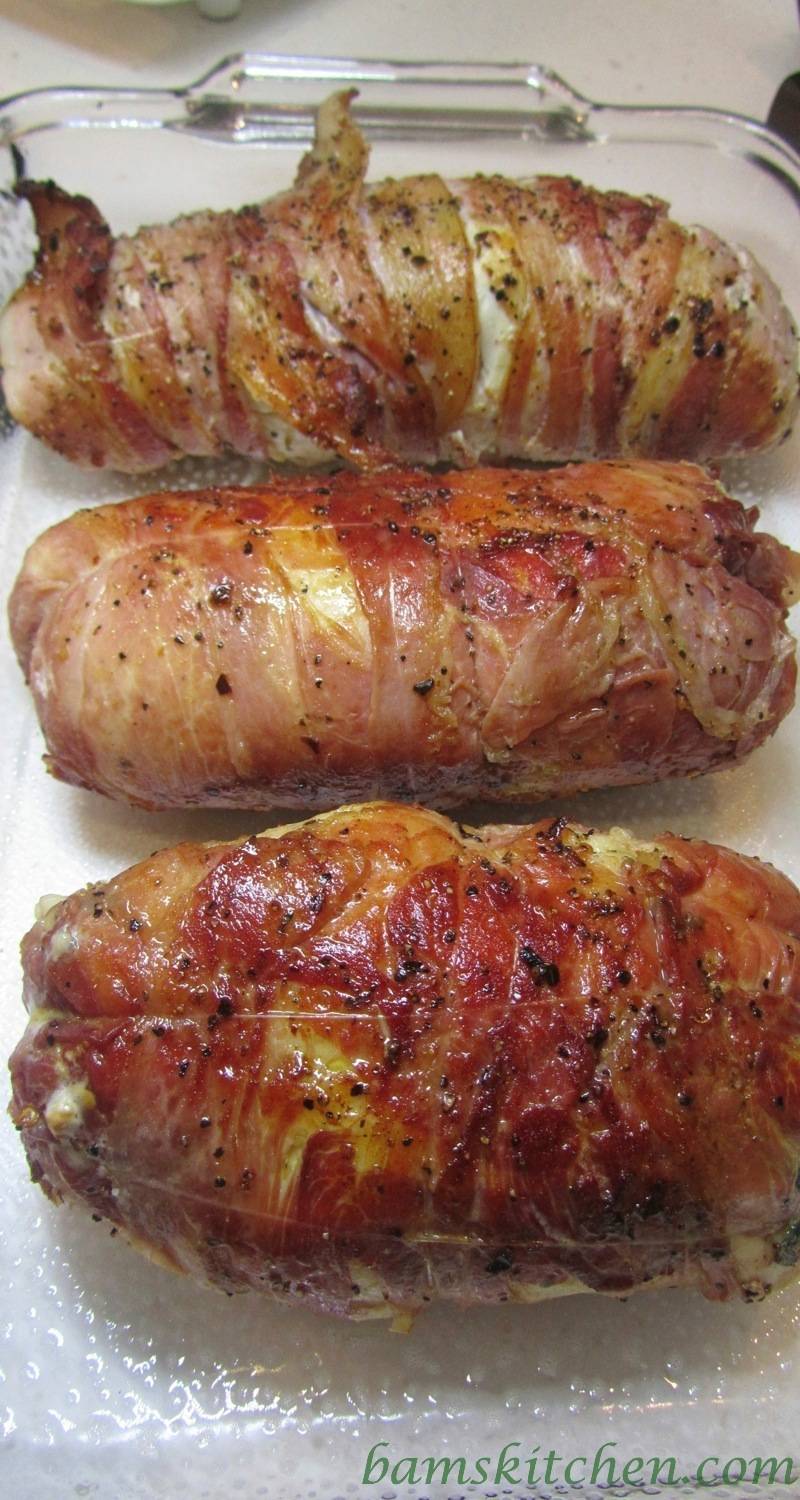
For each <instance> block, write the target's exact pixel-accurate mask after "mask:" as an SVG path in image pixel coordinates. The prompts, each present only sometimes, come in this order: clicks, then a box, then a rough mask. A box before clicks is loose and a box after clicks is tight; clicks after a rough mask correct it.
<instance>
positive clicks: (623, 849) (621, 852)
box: [586, 828, 664, 875]
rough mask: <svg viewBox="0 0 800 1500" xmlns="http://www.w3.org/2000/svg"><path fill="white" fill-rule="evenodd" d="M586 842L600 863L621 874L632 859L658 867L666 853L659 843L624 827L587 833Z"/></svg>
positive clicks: (649, 866) (650, 866) (651, 866)
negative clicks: (649, 841) (640, 837)
mask: <svg viewBox="0 0 800 1500" xmlns="http://www.w3.org/2000/svg"><path fill="white" fill-rule="evenodd" d="M586 842H587V844H589V845H590V846H591V849H592V851H593V853H594V855H595V857H596V858H597V859H598V860H599V861H600V863H601V864H603V865H606V866H607V868H608V869H610V870H613V871H614V873H615V874H617V875H621V874H622V872H623V870H624V868H625V866H626V865H627V864H630V863H631V862H632V861H636V862H637V863H639V864H644V865H647V866H648V868H650V869H656V868H657V866H658V865H659V864H660V862H661V859H662V857H663V853H664V851H663V849H661V848H660V847H659V845H658V844H651V843H647V842H646V841H645V840H643V839H637V838H634V837H633V836H632V835H631V834H630V833H628V832H627V830H626V829H624V828H609V830H608V832H607V833H596V832H592V833H589V834H587V835H586Z"/></svg>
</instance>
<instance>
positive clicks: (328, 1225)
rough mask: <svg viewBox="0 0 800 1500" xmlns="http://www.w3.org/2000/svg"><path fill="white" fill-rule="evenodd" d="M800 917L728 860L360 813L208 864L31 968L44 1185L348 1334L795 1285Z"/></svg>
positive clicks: (585, 837) (29, 948)
mask: <svg viewBox="0 0 800 1500" xmlns="http://www.w3.org/2000/svg"><path fill="white" fill-rule="evenodd" d="M799 942H800V894H798V892H797V890H796V889H795V888H794V886H793V885H791V883H790V882H789V881H788V880H786V879H785V878H784V877H783V876H781V875H779V874H778V873H777V871H775V870H773V869H772V868H771V867H770V866H768V865H762V864H759V863H758V862H757V861H756V860H752V859H745V858H743V857H742V856H740V855H736V854H732V853H729V852H728V851H727V850H724V849H719V848H715V847H713V846H712V845H709V844H703V843H695V842H690V841H684V840H681V839H679V838H675V837H673V836H671V835H665V836H664V837H663V838H659V839H657V840H655V841H654V842H642V841H639V840H636V839H634V838H632V837H630V836H629V835H627V834H625V833H623V832H622V831H621V830H614V831H613V832H612V833H610V834H602V835H601V834H598V833H594V832H587V831H586V830H585V829H583V828H581V827H579V826H576V825H572V824H568V823H565V822H563V821H559V822H558V823H554V824H552V825H550V826H548V825H547V824H546V823H540V824H534V825H533V826H530V827H511V828H510V827H505V828H486V829H484V830H483V831H482V832H481V833H468V832H466V831H464V830H463V829H460V828H456V826H455V825H453V824H452V823H450V822H448V821H447V820H446V819H444V818H442V817H441V816H439V815H437V814H435V813H432V812H426V811H423V810H422V809H421V808H414V807H409V806H399V805H391V804H374V805H372V806H363V807H348V808H344V809H341V810H340V811H338V812H336V813H330V814H326V815H323V816H321V817H319V818H317V819H315V820H313V821H312V822H308V823H303V824H299V825H297V826H295V827H291V828H285V829H281V830H273V831H272V832H271V833H267V834H264V835H262V836H261V837H257V838H249V839H247V840H245V841H238V842H236V843H226V844H215V845H208V844H205V845H201V844H182V845H179V846H178V847H177V848H175V849H171V850H166V851H163V852H161V853H160V854H156V855H154V856H153V857H152V858H151V859H149V860H146V861H145V862H144V863H143V864H140V865H137V866H136V867H134V868H133V869H131V870H128V871H127V872H125V873H124V874H122V875H120V876H118V877H117V878H116V879H114V880H111V881H109V882H108V883H101V884H99V885H94V886H90V887H89V888H88V889H86V890H85V891H83V892H80V893H78V894H77V895H74V896H71V897H70V898H69V899H68V900H66V901H62V902H60V903H57V904H55V905H52V904H51V906H50V908H49V909H47V910H45V911H44V912H43V913H42V915H41V916H40V919H39V921H38V922H37V924H36V926H35V927H34V928H33V930H32V931H31V932H30V933H29V934H28V936H27V937H26V939H25V942H24V944H23V961H24V970H25V998H26V1003H27V1006H28V1009H29V1011H30V1021H29V1025H28V1029H27V1032H26V1033H25V1036H24V1038H23V1040H22V1041H21V1042H20V1044H19V1046H18V1047H17V1050H16V1052H15V1053H14V1056H13V1058H12V1062H11V1072H12V1079H13V1087H14V1097H13V1103H12V1106H11V1112H12V1116H13V1119H14V1121H15V1123H16V1125H17V1126H18V1127H19V1129H20V1130H21V1132H22V1138H23V1142H24V1145H25V1148H26V1151H27V1153H28V1158H29V1161H30V1165H31V1170H32V1174H33V1176H34V1179H35V1180H37V1181H39V1182H40V1183H41V1185H42V1187H43V1188H44V1190H45V1191H46V1192H47V1194H48V1195H49V1196H50V1197H51V1198H54V1199H56V1200H58V1199H60V1198H62V1197H66V1198H78V1199H80V1200H81V1201H82V1202H83V1203H84V1204H86V1205H87V1206H88V1207H89V1208H91V1209H92V1211H93V1213H94V1214H95V1215H97V1216H101V1217H102V1218H103V1219H105V1220H106V1221H109V1222H111V1223H112V1224H114V1225H119V1226H120V1227H121V1228H122V1229H124V1230H125V1231H126V1232H127V1233H128V1234H129V1235H130V1237H131V1239H132V1240H133V1241H134V1243H136V1244H138V1245H139V1246H140V1247H141V1248H143V1249H144V1250H146V1251H148V1252H149V1253H150V1254H151V1255H153V1256H155V1257H156V1258H157V1259H159V1260H161V1261H163V1262H164V1263H166V1264H167V1265H170V1266H173V1267H176V1268H178V1269H180V1270H184V1271H189V1272H191V1273H193V1274H195V1275H197V1276H199V1277H201V1278H203V1279H204V1280H206V1281H210V1282H212V1283H214V1284H216V1285H217V1286H220V1287H223V1288H225V1289H227V1290H236V1289H242V1288H249V1287H254V1288H259V1289H261V1290H263V1291H265V1292H267V1293H268V1294H269V1295H271V1296H273V1297H277V1298H283V1299H289V1300H292V1301H302V1302H304V1303H306V1304H307V1305H309V1306H312V1307H316V1308H320V1309H323V1310H325V1311H327V1312H334V1313H339V1314H347V1315H351V1316H361V1317H375V1316H378V1317H380V1316H385V1315H388V1314H395V1315H398V1316H399V1317H401V1318H403V1317H407V1316H408V1315H409V1314H413V1313H414V1312H415V1311H416V1310H417V1309H418V1308H419V1307H421V1306H422V1304H423V1303H425V1302H428V1301H431V1300H432V1299H434V1298H439V1297H443V1298H451V1299H455V1300H457V1301H459V1302H462V1303H473V1302H485V1301H505V1300H507V1299H512V1300H519V1301H532V1300H534V1299H536V1298H539V1297H545V1296H554V1295H557V1294H559V1293H563V1292H579V1291H589V1290H594V1291H601V1292H610V1293H618V1294H622V1295H625V1294H627V1293H629V1292H631V1291H634V1290H637V1289H639V1288H643V1287H658V1286H670V1285H679V1284H684V1285H694V1286H697V1287H698V1288H699V1289H700V1291H702V1292H703V1293H704V1294H705V1295H706V1296H708V1297H713V1298H725V1297H728V1296H729V1295H731V1294H734V1295H735V1294H740V1295H743V1296H744V1297H746V1298H749V1299H755V1298H761V1297H763V1296H764V1295H765V1294H766V1293H767V1292H768V1291H770V1290H771V1289H773V1288H774V1287H777V1286H780V1285H782V1284H783V1283H785V1282H787V1281H789V1280H792V1279H793V1278H794V1277H795V1276H796V1274H797V1268H796V1262H797V1259H798V1253H799V1252H800V1191H798V1186H797V1182H798V1166H799V1165H800V1049H798V1033H799V1031H800V1011H799V1010H798V997H800V968H799V967H798V951H800V950H799V949H798V943H799Z"/></svg>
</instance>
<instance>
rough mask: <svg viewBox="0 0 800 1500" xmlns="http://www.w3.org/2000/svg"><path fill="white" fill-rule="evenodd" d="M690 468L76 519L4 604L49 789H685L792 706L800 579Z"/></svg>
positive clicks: (175, 503)
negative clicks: (792, 613)
mask: <svg viewBox="0 0 800 1500" xmlns="http://www.w3.org/2000/svg"><path fill="white" fill-rule="evenodd" d="M754 519H755V512H745V511H744V510H743V508H742V507H741V506H740V505H739V504H738V503H736V502H735V501H733V500H730V499H729V498H727V497H726V496H725V494H724V492H723V491H722V490H721V489H720V488H719V486H718V485H716V484H715V483H714V482H713V481H712V480H711V479H709V478H708V477H707V476H706V475H705V474H703V472H702V471H701V470H699V469H696V468H694V467H692V466H690V465H659V464H638V465H626V464H587V465H583V466H575V467H572V468H569V469H564V470H561V471H553V472H549V473H537V474H533V473H530V472H524V473H523V472H516V473H515V472H513V471H512V472H501V471H498V470H485V471H483V472H475V473H470V474H462V473H457V472H456V473H451V474H448V475H441V476H437V477H435V478H431V476H429V475H425V474H422V473H419V472H415V471H392V472H389V473H386V474H382V475H379V476H375V477H373V478H365V477H356V476H353V475H350V474H340V475H338V476H336V477H334V478H330V477H326V478H325V479H324V481H323V480H313V479H304V480H301V479H298V480H295V481H284V482H281V481H273V482H272V483H271V484H270V485H268V486H264V487H261V488H258V489H253V490H217V491H205V492H202V493H198V492H192V493H190V494H183V495H181V494H174V495H170V494H167V495H160V496H157V497H156V496H150V497H145V498H144V499H139V500H131V501H129V502H127V503H126V504H123V505H111V506H103V507H100V508H98V509H95V510H89V511H83V512H81V513H79V514H78V515H76V516H73V518H72V519H71V520H68V521H65V522H62V523H61V524H60V525H58V526H56V527H54V528H53V529H52V530H50V531H48V532H46V533H45V535H44V536H43V537H41V538H40V539H39V541H38V542H36V543H35V544H34V546H33V547H32V548H31V549H30V551H29V553H28V556H27V558H26V560H25V564H24V567H23V570H22V573H21V575H20V578H19V580H18V582H17V585H16V588H15V591H14V594H13V597H12V600H11V611H10V612H11V625H12V631H13V634H14V640H15V644H16V648H17V652H18V655H19V658H20V661H21V662H22V665H23V668H24V670H25V672H26V675H27V677H28V679H29V681H30V684H31V687H32V690H33V694H34V698H35V701H36V707H37V710H38V713H39V717H40V720H41V723H42V727H43V729H44V733H45V737H46V740H47V745H48V752H49V756H48V760H49V765H50V767H51V769H52V770H53V771H54V772H55V774H56V775H58V776H60V777H62V778H63V779H64V780H67V781H71V782H75V783H77V784H79V785H82V786H86V787H90V788H94V789H96V790H98V791H101V792H105V793H107V794H108V795H110V796H113V797H118V798H125V799H127V800H129V801H131V802H134V803H139V804H142V805H144V806H150V807H167V806H174V807H179V806H183V805H187V804H197V803H205V804H216V805H224V806H229V807H267V806H270V805H283V806H287V805H289V806H296V807H300V808H313V807H326V806H327V807H330V806H331V805H333V804H335V803H337V802H340V801H342V800H357V799H360V798H362V797H369V796H374V795H376V794H379V795H390V796H395V795H396V796H406V797H408V796H410V797H412V798H418V797H421V796H424V797H425V798H426V799H429V798H430V799H435V800H436V801H438V802H439V803H440V804H441V805H447V804H456V803H458V802H459V801H463V800H466V799H470V798H474V797H480V796H491V797H497V798H503V799H513V798H518V799H519V798H530V797H536V796H541V795H545V794H549V793H560V794H565V793H569V792H573V791H577V790H581V789H584V788H588V787H593V786H603V785H609V784H614V783H626V782H636V781H647V780H654V779H657V778H658V777H662V776H670V775H685V774H694V773H695V772H699V771H707V770H710V769H712V768H714V767H716V766H720V765H725V764H728V763H730V761H731V760H733V759H736V758H738V757H741V756H742V755H744V754H746V753H747V752H748V751H749V750H750V749H751V748H752V747H753V746H754V745H757V744H759V743H760V742H761V741H762V740H763V739H764V738H765V737H766V736H767V735H768V734H770V733H771V732H772V730H773V729H774V728H775V727H776V725H777V724H778V723H779V722H780V720H781V718H782V717H783V715H784V714H785V713H786V712H787V710H788V709H789V707H790V706H791V703H792V698H793V693H794V682H795V662H794V646H793V641H792V639H791V637H790V636H789V634H788V632H787V631H786V629H785V626H784V623H783V616H784V609H785V606H786V605H787V604H788V603H789V602H790V601H791V600H792V598H793V597H794V592H795V589H796V585H797V582H798V560H797V558H796V557H794V555H793V554H792V553H791V552H789V550H788V549H787V548H785V547H783V546H782V545H781V544H780V543H779V542H776V541H775V540H773V539H772V538H771V537H768V536H764V535H761V534H759V533H755V532H754V531H753V529H752V528H753V524H754Z"/></svg>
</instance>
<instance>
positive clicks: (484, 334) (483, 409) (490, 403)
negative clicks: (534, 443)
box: [448, 184, 518, 453]
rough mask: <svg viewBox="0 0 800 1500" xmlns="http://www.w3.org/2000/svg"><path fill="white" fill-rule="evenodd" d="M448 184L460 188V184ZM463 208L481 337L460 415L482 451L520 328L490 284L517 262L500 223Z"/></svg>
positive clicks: (492, 436)
mask: <svg viewBox="0 0 800 1500" xmlns="http://www.w3.org/2000/svg"><path fill="white" fill-rule="evenodd" d="M448 187H449V188H450V190H451V192H453V193H454V194H455V193H456V184H448ZM460 210H461V219H462V223H463V225H464V233H465V235H466V238H467V243H468V245H469V247H470V251H471V255H470V259H471V261H472V275H473V284H474V288H475V301H476V305H477V310H478V328H479V340H480V344H479V359H478V365H477V369H476V373H475V380H474V383H473V387H472V391H471V392H470V397H469V401H468V402H467V405H466V407H465V409H464V412H463V416H462V423H463V436H464V439H465V441H466V443H467V445H468V446H469V447H474V450H475V452H476V453H481V452H487V451H491V450H492V449H493V448H494V447H495V445H496V442H497V415H498V412H499V410H500V401H501V397H502V394H503V391H504V389H505V386H506V382H507V380H508V376H509V372H510V370H511V362H512V358H513V352H514V343H515V341H516V337H517V331H518V329H517V323H516V321H515V319H514V318H513V317H512V316H510V314H509V312H508V311H507V310H506V306H505V304H504V303H502V302H498V300H497V297H496V296H495V294H494V291H493V289H492V288H493V286H494V285H496V284H497V283H498V282H500V281H502V277H503V273H504V271H505V270H511V269H513V262H512V260H511V258H510V254H509V252H508V251H507V250H505V249H504V247H503V245H502V243H501V242H500V241H499V239H498V233H497V228H496V226H493V225H491V224H488V223H483V222H482V221H481V220H479V219H473V218H470V216H469V213H468V210H467V206H466V204H465V203H464V202H463V201H462V202H461V204H460ZM487 232H488V233H489V234H490V235H491V240H490V241H489V242H481V241H478V240H477V236H478V235H479V234H481V233H484V234H486V233H487Z"/></svg>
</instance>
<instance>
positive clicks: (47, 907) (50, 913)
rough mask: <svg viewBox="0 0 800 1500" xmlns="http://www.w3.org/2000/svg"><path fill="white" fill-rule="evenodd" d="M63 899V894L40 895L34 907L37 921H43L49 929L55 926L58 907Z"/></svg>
mask: <svg viewBox="0 0 800 1500" xmlns="http://www.w3.org/2000/svg"><path fill="white" fill-rule="evenodd" d="M63 900H64V897H63V896H50V895H47V896H40V897H39V900H38V901H37V903H36V905H35V907H34V908H33V915H34V918H35V919H36V921H37V922H43V923H44V924H45V926H46V927H47V928H48V930H49V929H50V928H51V927H53V926H54V924H55V920H56V911H57V908H58V907H59V906H60V905H61V903H62V901H63Z"/></svg>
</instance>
